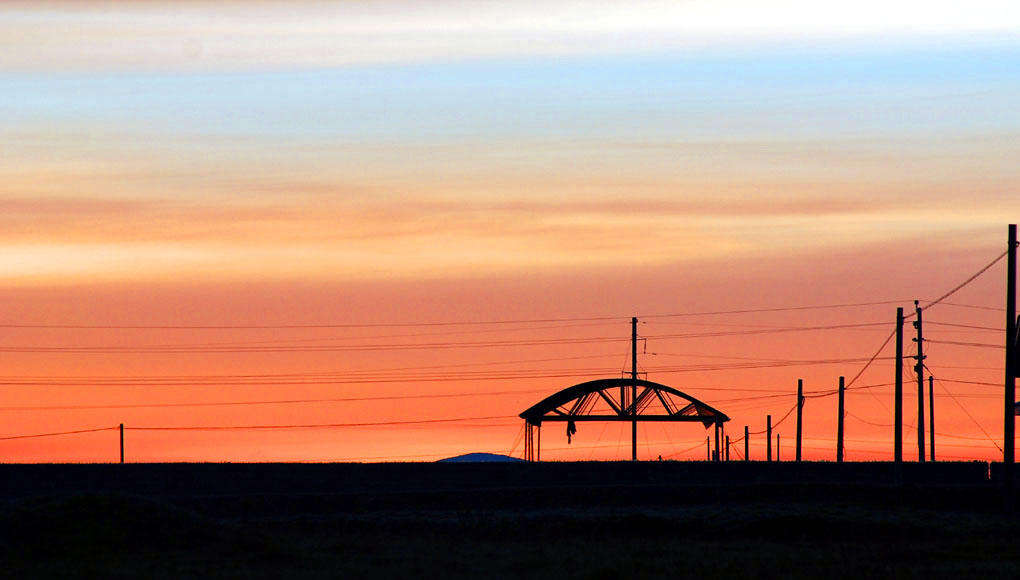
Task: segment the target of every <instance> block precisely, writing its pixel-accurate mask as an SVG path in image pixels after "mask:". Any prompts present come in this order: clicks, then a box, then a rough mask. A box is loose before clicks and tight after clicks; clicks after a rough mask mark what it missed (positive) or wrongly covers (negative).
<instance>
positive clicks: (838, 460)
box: [836, 377, 846, 463]
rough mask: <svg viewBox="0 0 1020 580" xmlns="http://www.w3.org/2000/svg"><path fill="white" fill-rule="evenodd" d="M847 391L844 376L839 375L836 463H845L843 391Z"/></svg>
mask: <svg viewBox="0 0 1020 580" xmlns="http://www.w3.org/2000/svg"><path fill="white" fill-rule="evenodd" d="M844 392H846V387H845V386H844V379H843V377H839V419H838V420H837V421H836V463H843V415H845V414H846V413H845V411H844V410H843V393H844Z"/></svg>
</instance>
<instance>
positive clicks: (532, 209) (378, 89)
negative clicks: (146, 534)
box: [0, 0, 1020, 462]
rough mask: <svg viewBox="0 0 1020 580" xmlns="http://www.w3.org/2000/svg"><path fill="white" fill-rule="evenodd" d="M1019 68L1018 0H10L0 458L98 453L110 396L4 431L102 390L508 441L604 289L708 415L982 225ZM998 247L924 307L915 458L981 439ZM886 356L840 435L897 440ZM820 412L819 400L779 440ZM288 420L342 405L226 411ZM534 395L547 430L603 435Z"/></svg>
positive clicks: (576, 341) (855, 452)
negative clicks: (919, 446) (927, 445)
mask: <svg viewBox="0 0 1020 580" xmlns="http://www.w3.org/2000/svg"><path fill="white" fill-rule="evenodd" d="M1017 103H1020V5H1018V4H1017V3H1015V2H1011V1H996V0H974V1H971V2H965V3H963V2H931V1H926V2H921V1H913V0H908V1H899V2H896V1H894V2H889V1H884V2H878V1H872V0H863V1H859V2H854V3H841V4H834V3H819V2H808V1H801V0H785V1H779V2H771V3H761V2H751V1H741V0H713V1H707V0H706V1H701V0H688V1H681V0H678V1H675V2H664V1H650V0H644V1H636V2H626V3H618V2H614V3H608V2H607V3H593V2H574V1H567V0H545V1H543V2H530V1H521V2H495V1H478V2H452V1H436V2H421V1H419V2H395V1H392V2H391V1H350V2H313V1H300V0H299V1H293V2H275V1H271V0H259V1H251V2H246V1H239V0H238V1H202V0H193V1H185V2H146V1H131V2H89V1H82V2H66V3H61V2H5V3H3V5H2V6H0V305H2V308H0V382H2V383H3V384H2V385H0V392H2V393H3V395H4V397H3V402H2V403H0V461H28V462H35V461H115V460H117V433H116V431H113V430H106V431H97V432H92V433H79V434H69V435H61V436H53V437H39V438H26V439H4V438H5V437H8V438H9V437H18V436H21V435H32V434H45V433H56V432H65V431H78V430H90V429H101V428H107V427H113V426H116V425H118V424H120V423H124V424H125V425H126V426H127V428H128V429H129V431H128V433H127V459H128V460H129V461H291V460H294V461H335V460H365V461H374V460H397V459H416V460H433V459H436V458H440V457H444V456H449V455H457V454H461V453H467V452H474V451H487V452H493V453H507V452H510V451H511V448H513V447H514V444H515V442H516V441H517V438H518V436H519V434H520V427H521V421H520V420H519V419H517V418H516V415H517V414H518V413H520V412H521V411H523V410H524V409H525V408H527V407H529V406H531V405H532V404H534V403H535V402H537V401H538V400H540V399H541V398H543V397H544V396H546V395H548V394H551V393H553V392H555V391H557V390H560V389H562V388H565V387H568V386H570V385H572V384H575V383H578V382H582V381H585V380H589V379H595V378H602V377H607V376H609V377H611V376H620V373H621V370H624V369H625V368H626V364H627V360H628V359H627V354H628V348H629V333H630V323H629V321H630V317H631V316H638V317H640V318H641V320H642V325H641V327H640V330H639V332H640V333H641V336H642V337H643V338H645V339H646V340H643V341H642V343H641V344H640V345H639V348H640V349H641V351H640V362H641V365H642V367H643V369H644V370H645V371H647V372H648V375H647V377H648V378H649V379H650V380H653V381H657V382H661V383H665V384H667V385H670V386H673V387H675V388H677V389H679V390H681V391H684V392H687V393H689V394H691V395H692V396H694V397H697V398H700V399H702V400H704V401H706V402H708V403H710V404H713V405H715V406H717V407H718V408H720V409H721V410H723V411H724V412H727V413H728V414H729V415H730V416H731V418H732V421H731V422H730V423H729V424H728V427H727V429H728V433H729V434H730V436H731V437H732V438H734V439H736V438H738V437H740V436H742V434H743V427H744V425H748V426H750V429H751V431H758V430H761V429H764V426H765V416H766V415H767V414H772V416H773V419H774V420H778V419H779V418H780V417H782V416H783V415H784V414H785V413H786V412H787V411H788V410H789V409H790V408H791V406H792V405H793V404H794V402H795V392H796V383H797V379H799V378H802V379H804V381H805V385H806V389H807V390H809V391H826V390H830V389H833V388H834V387H835V385H836V384H837V380H838V376H840V375H845V376H846V377H847V379H848V380H849V379H850V378H851V377H853V376H855V375H857V373H858V371H860V370H861V368H862V367H863V366H864V363H865V362H866V361H867V360H868V359H869V358H871V357H872V355H874V354H875V353H876V351H877V350H878V348H879V346H880V345H881V344H882V342H883V340H885V338H886V337H887V336H888V335H889V333H890V332H891V331H892V329H893V322H894V319H895V310H896V306H898V305H899V306H903V307H905V308H906V309H907V310H908V312H912V310H913V300H915V299H919V300H921V301H922V304H924V303H925V302H928V301H932V300H935V299H936V298H938V297H940V296H942V295H943V294H944V293H945V292H948V291H949V290H951V289H952V288H954V287H955V286H956V285H958V284H960V283H961V282H963V281H965V280H966V279H967V278H968V277H969V276H971V275H972V274H974V273H976V272H977V271H978V270H980V269H981V268H983V267H984V266H986V265H987V264H989V263H990V262H992V261H993V260H994V259H995V258H996V257H998V256H999V255H1000V254H1001V253H1002V252H1003V251H1005V247H1006V243H1005V237H1006V225H1007V224H1008V223H1016V222H1017V221H1018V220H1020V185H1018V184H1020V163H1018V162H1017V160H1018V159H1020V107H1018V106H1017ZM1004 283H1005V265H1004V261H999V262H998V263H997V264H995V265H994V266H993V267H992V268H990V269H989V270H988V271H987V272H986V273H985V274H983V275H982V276H980V277H979V278H977V279H976V280H975V281H974V282H972V283H971V284H969V285H967V286H966V287H964V288H963V289H961V290H960V291H959V292H958V293H956V294H954V295H953V296H952V297H951V298H949V299H947V301H946V302H945V303H942V304H939V305H937V306H935V307H933V308H932V309H931V311H930V312H926V313H925V316H924V318H925V321H926V323H927V322H928V321H931V325H928V324H926V326H925V336H926V337H927V338H930V339H932V343H931V344H930V345H928V348H929V358H928V360H927V361H926V362H927V364H928V365H929V367H930V368H931V370H932V371H933V372H934V373H935V376H936V377H937V378H939V379H940V380H939V381H938V382H937V383H936V387H935V394H936V397H935V404H936V420H937V428H936V431H937V433H938V434H939V436H938V440H937V453H938V454H939V456H940V457H945V458H963V459H971V458H975V459H997V458H1001V452H1000V451H999V449H998V447H997V446H999V445H1001V444H1002V399H1001V393H1002V387H1001V383H1002V378H1003V371H1002V365H1003V351H1002V349H1001V348H995V346H1001V344H1002V341H1003V338H1002V334H1003V333H1002V332H1001V330H996V329H1001V328H1003V326H1004V319H1005V314H1004V312H1003V311H1002V308H1003V306H1004V296H1005V289H1004ZM851 304H857V305H858V306H847V305H851ZM860 304H865V305H860ZM825 305H830V306H831V305H840V307H838V308H819V309H810V310H772V311H767V312H750V313H740V314H736V313H734V314H718V312H720V311H734V310H769V309H782V308H789V307H802V306H825ZM961 305H964V306H961ZM704 313H716V314H704ZM690 314H697V315H693V316H689V315H690ZM666 315H684V316H666ZM494 321H498V322H499V323H498V324H493V323H492V322H494ZM451 323H471V324H451ZM483 323H484V324H483ZM864 323H874V324H873V325H871V326H855V327H849V328H836V329H823V330H803V329H799V328H795V327H817V326H834V325H847V324H864ZM947 325H949V326H947ZM951 325H966V326H951ZM975 327H976V328H975ZM777 329H785V331H783V332H768V333H749V332H757V331H761V330H777ZM721 332H725V333H727V334H725V335H723V336H718V334H719V333H721ZM907 332H908V336H910V334H909V333H912V332H913V329H912V328H911V327H910V326H909V325H908V327H907ZM706 334H711V335H715V336H704V335H706ZM691 335H702V336H691ZM954 343H955V344H954ZM958 343H968V344H966V345H965V344H958ZM990 345H991V346H990ZM907 348H908V349H910V348H913V343H911V342H910V341H909V340H908V341H907ZM892 355H893V349H892V345H891V344H890V345H888V346H887V347H886V348H885V349H883V350H882V351H881V353H880V355H879V357H878V359H877V360H875V362H874V363H873V364H872V365H871V366H870V367H869V368H868V369H867V371H865V372H864V373H863V374H862V375H861V377H860V378H859V379H858V381H857V383H856V386H870V385H880V386H874V387H871V388H867V389H860V390H857V391H851V392H850V393H848V395H847V409H848V410H849V412H850V413H851V415H850V416H848V418H847V436H846V437H847V444H846V448H847V457H848V458H849V459H851V460H872V459H888V458H891V456H892V445H891V437H892V428H891V427H888V426H886V425H887V424H889V423H891V421H892V411H891V409H892V387H891V386H889V385H888V383H891V382H892V380H893V374H894V370H893V362H892V360H891V359H890V358H889V357H891V356H892ZM749 366H750V367H756V368H740V367H749ZM911 378H912V375H911V374H910V373H908V374H907V386H906V389H905V393H906V403H905V409H906V411H907V413H906V415H905V416H906V420H907V422H908V423H909V424H913V421H914V420H915V419H913V418H914V417H915V415H916V391H915V384H914V383H911V382H910V381H911ZM993 384H997V385H1000V386H998V387H995V386H993ZM926 412H927V410H926ZM446 419H451V420H453V421H450V422H439V423H419V424H415V423H412V422H415V421H433V420H446ZM835 422H836V401H835V397H832V396H828V397H820V398H812V399H809V401H808V404H807V405H806V407H805V443H804V445H805V456H806V457H807V458H809V459H833V458H834V446H835V443H834V438H835ZM366 423H369V424H372V425H363V426H342V425H350V424H366ZM386 423H388V424H386ZM288 425H290V426H300V425H337V426H334V427H321V428H292V429H276V428H273V429H261V430H257V429H222V428H223V427H251V426H273V427H276V426H288ZM152 427H160V428H163V427H172V428H175V429H172V430H145V429H142V428H152ZM193 427H216V429H207V430H195V429H191V428H193ZM176 428H186V429H180V430H178V429H176ZM561 429H562V426H561V425H551V426H547V428H546V429H545V430H544V431H545V433H544V434H543V435H544V437H543V459H547V458H548V459H564V460H574V459H614V458H620V459H624V458H629V433H628V431H626V430H625V428H624V426H622V425H617V424H609V425H608V426H605V427H603V425H602V424H584V425H581V426H580V429H579V432H578V434H577V435H575V436H574V438H573V441H572V443H571V444H570V445H567V442H566V437H565V435H564V434H563V433H562V431H561ZM626 429H628V430H629V427H627V428H626ZM778 432H779V433H780V434H781V435H782V441H783V449H782V453H783V458H784V459H786V458H787V457H789V458H792V456H793V446H792V442H793V434H794V431H793V421H792V419H791V420H788V421H786V422H784V423H783V424H782V425H781V426H780V428H779V429H778ZM707 434H708V432H707V431H705V430H703V429H702V428H701V427H700V426H697V425H683V424H681V425H675V426H668V427H663V426H661V425H651V426H647V427H642V429H641V433H640V434H639V442H640V443H641V444H642V450H641V452H640V453H641V457H642V458H646V459H647V458H655V457H657V456H659V455H662V456H664V457H669V458H677V459H700V458H703V457H704V438H705V436H706V435H707ZM989 438H991V439H992V440H994V441H992V440H990V439H989ZM904 439H905V442H906V443H907V445H906V446H905V457H907V458H911V457H916V452H917V450H916V434H915V433H914V431H912V430H907V431H906V432H905V436H904ZM521 447H522V444H520V443H518V444H517V445H516V447H515V448H514V449H513V453H514V454H515V455H518V456H519V454H520V451H521ZM739 449H740V450H741V451H742V449H743V444H742V443H741V444H740V445H739ZM751 453H752V458H754V459H761V458H763V457H764V441H763V439H762V436H760V435H758V436H753V437H752V439H751Z"/></svg>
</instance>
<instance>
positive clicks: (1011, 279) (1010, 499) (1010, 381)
mask: <svg viewBox="0 0 1020 580" xmlns="http://www.w3.org/2000/svg"><path fill="white" fill-rule="evenodd" d="M1016 241H1017V240H1016V224H1010V226H1009V242H1008V243H1009V246H1008V249H1007V258H1006V383H1005V396H1004V397H1003V399H1004V401H1003V403H1004V405H1005V417H1004V419H1003V423H1002V445H1003V448H1002V469H1003V474H1004V477H1003V478H1002V483H1003V489H1004V492H1005V498H1006V502H1005V506H1004V507H1005V510H1006V513H1007V514H1008V513H1011V512H1012V511H1013V507H1014V506H1013V503H1014V502H1015V501H1016V497H1015V496H1014V492H1013V485H1014V482H1013V477H1014V472H1013V470H1014V469H1015V468H1014V465H1013V464H1014V462H1015V458H1014V453H1015V443H1016V442H1015V440H1014V439H1015V437H1016V376H1017V375H1018V374H1020V369H1018V368H1017V366H1016V365H1017V324H1018V321H1017V317H1016Z"/></svg>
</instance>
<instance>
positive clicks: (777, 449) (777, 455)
mask: <svg viewBox="0 0 1020 580" xmlns="http://www.w3.org/2000/svg"><path fill="white" fill-rule="evenodd" d="M776 461H779V433H776Z"/></svg>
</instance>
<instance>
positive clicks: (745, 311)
mask: <svg viewBox="0 0 1020 580" xmlns="http://www.w3.org/2000/svg"><path fill="white" fill-rule="evenodd" d="M904 302H909V301H907V300H886V301H878V302H856V303H846V304H823V305H816V306H787V307H774V308H752V309H742V310H716V311H703V312H682V313H673V314H645V315H640V316H638V318H678V317H686V316H714V315H722V314H748V313H755V312H784V311H797V310H821V309H829V308H854V307H861V306H875V305H882V304H900V303H904ZM630 318H631V317H630V316H588V317H563V318H530V319H502V320H462V321H437V322H381V323H336V324H194V325H186V324H29V323H2V324H0V328H41V329H45V328H49V329H68V330H90V329H99V330H263V329H265V330H274V329H309V328H413V327H435V326H483V325H502V324H537V323H552V322H597V321H611V320H614V321H628V320H629V319H630Z"/></svg>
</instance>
